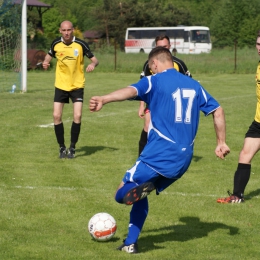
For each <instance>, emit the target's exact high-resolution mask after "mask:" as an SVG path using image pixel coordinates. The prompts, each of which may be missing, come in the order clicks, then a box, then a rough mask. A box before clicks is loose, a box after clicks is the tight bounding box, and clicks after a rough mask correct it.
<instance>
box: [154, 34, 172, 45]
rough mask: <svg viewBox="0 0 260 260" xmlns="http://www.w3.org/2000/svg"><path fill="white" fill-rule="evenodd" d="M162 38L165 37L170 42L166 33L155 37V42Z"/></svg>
mask: <svg viewBox="0 0 260 260" xmlns="http://www.w3.org/2000/svg"><path fill="white" fill-rule="evenodd" d="M164 39H167V41H168V42H169V44H170V38H169V37H168V36H167V35H166V34H161V35H158V36H156V37H155V43H157V42H158V41H162V40H164Z"/></svg>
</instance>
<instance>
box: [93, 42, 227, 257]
mask: <svg viewBox="0 0 260 260" xmlns="http://www.w3.org/2000/svg"><path fill="white" fill-rule="evenodd" d="M149 67H150V68H151V70H152V71H153V73H155V75H151V76H148V77H144V78H142V79H141V80H140V81H139V82H137V83H135V84H131V85H130V86H128V87H126V88H123V89H119V90H117V91H115V92H112V93H110V94H107V95H104V96H94V97H92V98H91V99H90V102H89V109H90V111H91V112H95V111H99V110H100V109H101V108H102V106H103V105H105V104H107V103H110V102H114V101H122V100H127V99H136V100H143V101H144V102H145V103H147V104H148V105H149V109H150V113H151V120H150V126H149V132H148V142H147V145H146V146H145V148H144V150H143V152H142V154H141V155H140V156H139V158H138V159H137V161H136V162H135V164H134V166H132V168H130V169H129V170H127V171H126V173H125V175H124V177H123V179H122V181H121V183H120V185H119V187H118V189H117V191H116V194H115V200H116V201H117V202H118V203H124V204H127V205H133V206H132V209H131V212H130V221H129V229H128V235H127V237H126V239H125V240H124V243H123V244H122V245H121V246H120V247H118V248H117V249H118V250H121V251H125V252H127V253H137V252H138V248H137V240H138V237H139V234H140V232H141V230H142V227H143V225H144V222H145V219H146V217H147V214H148V199H147V195H148V194H149V193H150V192H151V191H153V190H156V193H157V194H159V193H160V192H162V191H163V190H164V189H166V188H167V187H168V186H169V185H171V184H172V183H173V182H175V181H176V180H178V179H179V178H181V176H182V175H183V174H184V173H185V172H186V171H187V169H188V167H189V165H190V163H191V159H192V156H193V146H194V139H195V136H196V133H197V129H198V124H199V116H200V111H202V112H203V113H204V114H205V115H206V116H207V115H210V114H212V115H213V122H214V127H215V131H216V137H217V147H216V149H215V154H216V156H217V157H219V158H221V159H224V157H225V156H226V155H227V154H228V153H229V151H230V150H229V147H228V146H227V144H226V141H225V139H226V126H225V115H224V111H223V109H222V107H221V106H220V105H219V103H218V102H217V101H216V100H215V99H214V98H213V97H212V96H211V95H210V94H209V93H208V92H207V91H206V90H205V89H204V88H203V87H202V86H201V85H200V84H199V83H198V82H197V81H195V80H193V79H192V78H190V77H187V76H184V75H183V74H181V73H179V72H177V71H176V70H175V69H174V68H173V63H172V55H171V53H170V51H169V50H168V49H166V48H164V47H156V48H154V49H153V50H152V51H151V52H150V54H149Z"/></svg>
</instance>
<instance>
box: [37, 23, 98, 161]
mask: <svg viewBox="0 0 260 260" xmlns="http://www.w3.org/2000/svg"><path fill="white" fill-rule="evenodd" d="M60 33H61V37H59V38H57V39H55V40H54V41H53V42H52V44H51V48H50V50H49V52H48V54H47V55H46V56H45V59H44V61H43V64H42V65H43V68H44V69H48V67H49V66H50V61H51V59H52V58H56V59H57V65H56V79H55V94H54V105H53V120H54V130H55V135H56V138H57V142H58V144H59V146H60V150H59V157H60V158H69V159H72V158H74V157H75V147H76V143H77V141H78V138H79V133H80V126H81V116H82V106H83V96H84V86H85V75H84V56H87V57H88V58H89V59H90V60H91V63H90V64H89V65H88V66H87V68H86V72H91V71H93V70H94V69H95V67H96V66H97V65H98V63H99V61H98V59H97V58H96V57H95V56H94V54H93V53H92V52H91V51H90V48H89V46H88V44H87V43H86V42H84V41H83V40H81V39H78V38H76V37H75V36H74V28H73V24H72V23H71V22H70V21H63V22H62V23H61V24H60ZM69 99H71V101H72V103H73V122H72V125H71V142H70V147H69V148H68V150H66V146H65V139H64V126H63V122H62V112H63V107H64V104H65V103H69Z"/></svg>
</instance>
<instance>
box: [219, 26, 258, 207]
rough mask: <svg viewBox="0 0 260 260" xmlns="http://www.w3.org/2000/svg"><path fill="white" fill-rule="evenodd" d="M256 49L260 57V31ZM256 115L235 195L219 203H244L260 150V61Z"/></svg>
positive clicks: (241, 158) (242, 156) (242, 155)
mask: <svg viewBox="0 0 260 260" xmlns="http://www.w3.org/2000/svg"><path fill="white" fill-rule="evenodd" d="M256 49H257V52H258V55H259V56H260V31H259V32H258V36H257V38H256ZM256 96H257V104H256V113H255V118H254V121H253V122H252V124H251V125H250V126H249V129H248V131H247V133H246V135H245V140H244V146H243V148H242V150H241V152H240V154H239V160H238V166H237V170H236V172H235V175H234V188H233V193H231V192H229V191H228V193H229V197H227V198H219V199H218V200H217V202H218V203H223V204H227V203H241V202H244V191H245V188H246V185H247V183H248V181H249V179H250V173H251V161H252V159H253V158H254V156H255V154H256V153H257V152H258V151H259V150H260V61H259V62H258V66H257V70H256Z"/></svg>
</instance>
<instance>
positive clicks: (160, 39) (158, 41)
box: [138, 35, 192, 155]
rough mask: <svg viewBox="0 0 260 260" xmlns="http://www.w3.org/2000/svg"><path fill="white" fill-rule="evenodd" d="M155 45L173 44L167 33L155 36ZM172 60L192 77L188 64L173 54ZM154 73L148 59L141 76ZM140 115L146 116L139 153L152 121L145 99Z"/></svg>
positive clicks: (169, 46)
mask: <svg viewBox="0 0 260 260" xmlns="http://www.w3.org/2000/svg"><path fill="white" fill-rule="evenodd" d="M155 46H156V47H158V46H162V47H164V48H167V49H170V48H171V44H170V39H169V37H168V36H167V35H160V36H157V37H156V38H155ZM172 61H173V67H174V69H176V70H177V71H179V72H180V73H182V74H184V75H187V76H188V77H192V76H191V74H190V72H189V70H188V68H187V66H186V65H185V63H184V62H183V61H182V60H180V59H178V58H176V57H175V56H172ZM149 75H152V72H151V70H150V68H149V66H148V60H147V61H146V62H145V64H144V66H143V71H142V73H141V75H140V78H143V77H145V76H149ZM138 115H139V117H140V118H144V128H143V130H142V133H141V136H140V140H139V154H138V155H140V154H141V152H142V151H143V149H144V147H145V145H146V143H147V133H148V128H149V123H150V111H149V108H148V107H147V106H145V103H144V102H143V101H141V102H140V107H139V111H138Z"/></svg>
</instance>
